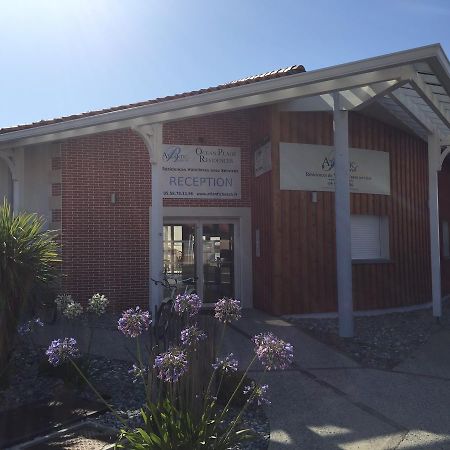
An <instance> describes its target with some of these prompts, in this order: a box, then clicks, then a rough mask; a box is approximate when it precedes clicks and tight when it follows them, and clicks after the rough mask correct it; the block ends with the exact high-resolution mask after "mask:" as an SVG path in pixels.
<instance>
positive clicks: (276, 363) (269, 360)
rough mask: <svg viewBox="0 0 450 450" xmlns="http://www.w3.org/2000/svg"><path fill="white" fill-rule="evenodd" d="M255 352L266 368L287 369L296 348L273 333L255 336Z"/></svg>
mask: <svg viewBox="0 0 450 450" xmlns="http://www.w3.org/2000/svg"><path fill="white" fill-rule="evenodd" d="M253 343H254V344H255V353H256V356H257V357H258V359H259V361H260V362H261V364H262V365H263V366H264V367H265V369H266V370H276V369H282V370H283V369H286V368H287V367H289V366H290V365H291V364H292V361H293V359H294V348H293V347H292V345H291V344H289V343H288V342H284V341H283V340H282V339H279V338H277V337H276V336H275V335H274V334H273V333H271V332H267V333H260V334H257V335H256V336H254V338H253Z"/></svg>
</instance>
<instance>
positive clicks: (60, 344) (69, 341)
mask: <svg viewBox="0 0 450 450" xmlns="http://www.w3.org/2000/svg"><path fill="white" fill-rule="evenodd" d="M45 354H46V355H47V356H48V362H49V363H50V364H51V365H52V366H59V365H60V364H62V363H63V362H64V361H66V360H67V359H68V358H77V357H78V356H79V352H78V348H77V341H76V340H75V339H74V338H64V339H56V340H54V341H52V343H51V344H50V346H49V347H48V349H47V351H46V352H45Z"/></svg>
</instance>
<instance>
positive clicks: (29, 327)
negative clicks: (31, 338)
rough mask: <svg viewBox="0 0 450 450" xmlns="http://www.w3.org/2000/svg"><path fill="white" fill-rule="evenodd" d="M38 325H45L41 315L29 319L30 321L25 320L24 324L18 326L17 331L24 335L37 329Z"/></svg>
mask: <svg viewBox="0 0 450 450" xmlns="http://www.w3.org/2000/svg"><path fill="white" fill-rule="evenodd" d="M38 326H39V327H43V326H44V323H43V322H42V320H41V319H39V317H37V318H36V319H32V320H29V321H28V322H25V323H23V324H22V325H19V326H18V327H17V332H18V333H19V334H20V335H21V336H24V335H26V334H28V333H31V332H32V331H34V330H35V329H36V327H38Z"/></svg>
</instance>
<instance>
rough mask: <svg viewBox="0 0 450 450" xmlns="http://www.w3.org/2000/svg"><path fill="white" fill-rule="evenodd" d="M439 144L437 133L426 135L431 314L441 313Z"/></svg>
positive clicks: (439, 314) (437, 315) (436, 315)
mask: <svg viewBox="0 0 450 450" xmlns="http://www.w3.org/2000/svg"><path fill="white" fill-rule="evenodd" d="M440 157H441V146H440V140H439V137H438V136H437V134H435V133H433V134H430V135H428V211H429V215H430V254H431V293H432V302H433V316H434V317H441V315H442V293H441V248H440V237H439V193H438V170H439V168H440Z"/></svg>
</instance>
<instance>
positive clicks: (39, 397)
mask: <svg viewBox="0 0 450 450" xmlns="http://www.w3.org/2000/svg"><path fill="white" fill-rule="evenodd" d="M44 352H45V349H44V348H42V349H31V348H29V347H28V346H27V345H25V344H21V345H19V346H18V348H17V349H16V351H15V353H14V358H13V361H12V363H11V364H12V367H11V376H10V384H9V386H8V388H6V389H3V390H1V389H0V413H1V412H3V413H5V414H7V412H8V411H10V410H13V409H17V408H20V406H22V405H27V404H31V403H39V402H41V403H42V402H51V401H54V400H55V398H56V399H59V400H61V399H63V398H64V396H67V394H68V392H70V393H71V394H72V395H75V396H78V397H81V398H82V399H85V400H86V401H90V402H92V401H94V400H97V399H96V397H95V395H94V394H93V393H92V391H91V390H90V389H89V388H87V387H86V386H84V385H79V386H69V387H68V386H66V385H65V384H64V382H63V381H62V380H61V379H60V378H55V377H53V376H50V375H49V374H48V373H45V371H44V373H43V372H42V363H41V366H40V364H39V363H38V362H37V361H39V360H40V361H41V362H42V360H43V358H42V356H43V355H44ZM130 365H131V364H130V363H129V362H128V361H122V360H111V359H106V358H102V357H93V358H92V359H91V361H90V370H89V373H90V377H89V378H90V380H91V381H92V382H93V383H94V385H95V386H97V387H98V388H99V390H100V391H101V393H102V394H104V395H105V396H107V398H108V401H109V402H110V403H111V404H112V405H113V407H114V408H115V409H116V410H117V411H118V412H119V413H120V414H121V416H122V417H124V418H127V419H128V421H129V423H130V425H132V426H138V425H141V419H140V408H141V406H142V404H143V402H144V398H143V389H142V386H141V385H140V384H139V383H133V377H132V375H131V374H129V373H128V371H129V369H130ZM50 407H51V406H49V408H50ZM54 412H55V417H54V418H53V419H55V418H57V415H58V413H57V410H56V409H55V410H54ZM78 420H80V418H78ZM90 420H91V421H93V422H95V423H98V424H100V425H105V426H107V427H111V428H113V429H116V430H119V429H120V427H121V425H120V422H119V421H118V420H117V419H116V418H115V417H114V415H113V414H112V413H109V412H106V413H102V414H98V415H97V416H96V417H91V418H90ZM53 422H54V420H51V414H50V415H49V427H48V431H51V430H52V428H51V427H53V426H54V423H53ZM242 423H243V427H248V428H251V429H253V430H254V431H255V432H256V433H258V435H259V437H258V439H257V440H256V441H253V442H251V443H246V444H242V445H241V446H240V447H238V448H240V449H252V450H253V449H254V450H260V449H266V448H267V446H268V440H269V434H270V431H269V422H268V419H267V416H266V415H265V413H264V411H263V409H262V407H251V408H249V409H248V410H247V411H246V413H245V414H244V416H243V421H242ZM41 431H42V432H43V430H41ZM48 431H47V432H48ZM43 434H45V433H44V432H43ZM74 442H75V441H74ZM69 448H71V447H69Z"/></svg>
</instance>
